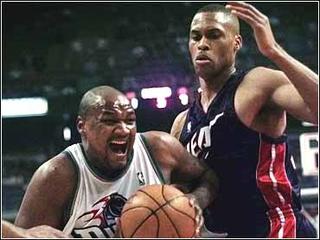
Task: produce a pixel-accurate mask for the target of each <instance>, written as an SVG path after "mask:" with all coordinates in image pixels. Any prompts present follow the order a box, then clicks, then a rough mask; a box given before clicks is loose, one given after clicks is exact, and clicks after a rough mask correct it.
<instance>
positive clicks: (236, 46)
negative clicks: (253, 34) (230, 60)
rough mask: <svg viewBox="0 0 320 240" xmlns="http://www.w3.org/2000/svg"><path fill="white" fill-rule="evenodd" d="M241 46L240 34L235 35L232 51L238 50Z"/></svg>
mask: <svg viewBox="0 0 320 240" xmlns="http://www.w3.org/2000/svg"><path fill="white" fill-rule="evenodd" d="M241 47H242V37H241V35H240V34H237V35H235V38H234V51H235V52H238V51H239V50H240V49H241Z"/></svg>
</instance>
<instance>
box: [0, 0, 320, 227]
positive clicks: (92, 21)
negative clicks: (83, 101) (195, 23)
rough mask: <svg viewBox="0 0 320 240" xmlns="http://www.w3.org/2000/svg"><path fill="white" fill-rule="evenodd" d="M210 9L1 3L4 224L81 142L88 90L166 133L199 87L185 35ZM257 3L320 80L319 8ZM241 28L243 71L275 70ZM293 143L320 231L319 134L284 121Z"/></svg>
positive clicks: (144, 124)
mask: <svg viewBox="0 0 320 240" xmlns="http://www.w3.org/2000/svg"><path fill="white" fill-rule="evenodd" d="M205 4H206V3H204V2H203V3H201V2H197V3H196V2H173V3H169V2H162V3H160V2H157V3H156V2H155V3H151V2H143V3H142V2H127V3H120V2H95V3H88V2H73V3H70V2H69V3H66V2H47V3H44V2H43V3H41V2H1V9H2V101H1V107H2V108H1V109H2V110H1V116H2V128H1V129H2V198H1V199H2V204H1V206H2V218H4V219H7V220H9V221H14V219H15V215H16V213H17V210H18V207H19V206H20V203H21V200H22V196H23V193H24V190H25V187H26V186H27V184H28V182H29V181H30V178H31V176H32V174H33V172H34V171H35V169H36V168H37V167H38V166H39V165H40V164H42V163H43V162H44V161H46V160H47V159H49V158H50V157H52V156H54V155H55V154H56V153H58V152H60V151H61V150H63V148H64V147H66V146H67V145H70V144H72V143H74V142H76V141H78V140H79V135H78V134H77V132H76V128H75V124H74V122H75V118H76V115H77V108H78V103H79V100H80V97H81V95H82V94H83V93H84V92H85V91H86V90H88V89H89V88H91V87H93V86H97V85H102V84H107V85H111V86H114V87H116V88H118V89H120V90H122V91H123V92H125V93H127V96H128V97H129V98H130V99H131V101H132V103H133V105H134V106H135V107H136V111H137V116H138V120H137V125H138V130H139V131H147V130H151V129H155V130H162V131H167V132H168V131H169V130H170V127H171V124H172V122H173V120H174V117H175V116H176V115H177V114H178V112H180V111H182V110H183V109H185V108H187V107H188V104H189V102H190V101H192V98H193V93H194V91H195V90H196V89H197V87H198V86H197V85H196V84H197V81H196V80H195V77H194V74H193V68H192V65H191V62H190V59H189V53H188V30H189V23H190V21H191V18H192V16H193V14H194V13H195V11H196V10H197V9H198V8H199V7H200V6H203V5H205ZM254 5H255V6H256V7H257V8H258V9H260V10H261V11H262V12H263V13H265V14H266V15H267V16H269V18H270V22H271V24H272V27H273V30H274V34H275V37H276V39H277V40H278V42H279V43H280V44H281V45H282V46H283V47H284V48H285V49H286V50H287V51H288V52H289V53H290V54H291V55H293V56H294V57H295V58H297V59H299V60H300V61H302V62H303V63H305V64H306V65H308V66H309V67H310V68H311V69H312V70H314V71H315V72H316V73H318V50H319V49H318V47H319V42H318V41H319V39H318V34H319V32H318V31H319V27H318V22H319V19H318V14H319V13H318V10H319V4H318V2H316V1H314V2H281V3H278V2H277V3H276V2H261V3H254ZM241 28H242V35H243V38H244V45H243V48H242V50H241V51H240V54H239V56H238V62H237V64H238V65H239V66H242V67H244V68H245V69H249V68H251V67H252V66H255V65H264V66H272V64H271V63H270V62H269V61H268V60H266V59H265V58H264V57H262V55H260V54H259V52H258V50H257V48H256V44H255V41H254V38H253V36H252V32H251V29H250V28H249V27H248V26H247V25H245V24H243V23H242V25H241ZM155 87H159V89H154V88H155ZM35 98H37V99H35ZM13 99H15V100H13ZM21 99H23V100H21ZM27 99H29V100H35V101H37V100H40V101H39V103H35V102H33V103H31V105H28V103H27V101H26V100H27ZM36 104H40V105H36ZM36 110H38V112H35V111H36ZM19 111H20V112H19ZM288 136H289V139H290V143H291V145H292V149H293V153H294V160H295V164H296V168H297V170H298V172H299V177H300V180H301V183H302V199H303V203H304V208H305V209H306V212H307V213H308V214H309V215H310V217H311V218H312V220H313V222H314V224H316V226H317V228H318V152H319V148H318V127H317V126H314V125H310V124H308V123H302V122H299V121H297V120H294V119H292V118H291V117H290V116H288Z"/></svg>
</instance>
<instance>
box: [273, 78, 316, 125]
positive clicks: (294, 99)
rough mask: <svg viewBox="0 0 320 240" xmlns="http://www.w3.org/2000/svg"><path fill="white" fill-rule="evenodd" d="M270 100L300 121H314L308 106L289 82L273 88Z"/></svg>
mask: <svg viewBox="0 0 320 240" xmlns="http://www.w3.org/2000/svg"><path fill="white" fill-rule="evenodd" d="M271 101H272V103H274V104H275V105H277V106H279V107H280V108H281V109H283V110H285V111H287V112H288V113H289V114H291V115H292V116H294V117H295V118H297V119H299V120H301V121H307V122H313V121H314V117H313V114H312V112H311V111H310V108H309V107H308V106H307V104H306V103H305V102H304V100H303V98H302V97H301V96H300V94H299V92H298V91H297V90H296V88H295V87H294V86H293V85H292V84H291V83H289V82H287V83H284V84H282V85H281V86H278V87H277V88H275V89H274V91H273V93H272V96H271Z"/></svg>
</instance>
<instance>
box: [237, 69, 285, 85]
mask: <svg viewBox="0 0 320 240" xmlns="http://www.w3.org/2000/svg"><path fill="white" fill-rule="evenodd" d="M288 82H289V81H288V78H287V77H286V75H285V74H284V73H283V72H282V71H279V70H275V69H271V68H267V67H261V66H259V67H255V68H253V69H251V70H250V71H248V72H247V73H246V75H245V76H244V79H243V81H242V83H241V84H240V87H241V86H250V87H257V88H273V87H277V86H278V85H282V84H283V83H288Z"/></svg>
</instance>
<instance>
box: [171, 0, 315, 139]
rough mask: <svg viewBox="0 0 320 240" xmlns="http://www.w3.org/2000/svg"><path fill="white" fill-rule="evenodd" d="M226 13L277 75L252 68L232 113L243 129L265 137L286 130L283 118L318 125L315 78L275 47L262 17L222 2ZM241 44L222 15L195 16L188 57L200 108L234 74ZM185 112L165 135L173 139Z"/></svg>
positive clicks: (251, 9) (242, 4) (244, 6)
mask: <svg viewBox="0 0 320 240" xmlns="http://www.w3.org/2000/svg"><path fill="white" fill-rule="evenodd" d="M226 8H228V9H230V10H231V11H232V13H233V14H234V15H235V16H237V17H238V18H239V19H241V20H243V21H244V22H245V23H247V24H248V25H249V26H250V27H251V28H252V30H253V33H254V36H255V40H256V43H257V46H258V48H259V50H260V52H261V54H262V55H264V56H265V57H267V58H268V59H269V60H270V61H272V62H273V63H274V64H275V65H276V66H277V67H278V68H279V70H273V69H270V68H266V67H255V68H253V69H252V70H250V71H249V72H248V73H247V74H246V75H245V76H244V79H243V81H242V82H241V84H240V86H239V88H238V89H237V91H236V95H235V99H234V106H235V111H236V113H237V115H238V117H239V119H240V120H241V121H242V123H243V124H244V125H246V126H247V127H248V128H250V129H252V130H255V131H257V132H260V133H263V134H265V135H267V136H270V137H274V138H276V137H279V136H281V135H282V134H283V132H284V130H285V128H286V112H288V113H289V114H291V115H292V116H294V117H296V118H297V119H299V120H301V121H307V122H311V123H314V124H317V123H318V101H317V99H318V82H319V76H318V75H317V74H316V73H314V72H313V71H312V70H310V69H309V68H308V67H306V66H305V65H303V64H302V63H300V62H299V61H297V60H296V59H294V58H293V57H292V56H290V55H289V54H288V53H287V52H286V51H285V50H284V49H283V48H281V46H280V45H279V44H278V43H277V42H276V40H275V38H274V36H273V32H272V29H271V26H270V23H269V19H268V17H267V16H265V15H264V14H262V13H261V12H259V11H258V10H257V9H256V8H255V7H253V6H252V5H250V4H248V3H245V2H228V4H227V6H226ZM241 46H242V38H241V36H240V34H239V32H238V31H237V27H236V24H235V22H234V21H233V20H232V18H230V17H227V16H226V15H225V14H224V13H222V12H200V13H197V14H196V15H195V16H194V18H193V21H192V23H191V26H190V37H189V52H190V55H191V59H192V62H193V65H194V69H195V72H196V74H197V75H198V77H199V83H200V87H201V89H202V93H201V105H202V108H203V110H204V112H207V110H208V107H209V105H210V104H211V102H212V101H213V100H214V99H215V97H216V95H217V93H218V92H219V91H220V89H221V88H222V87H223V86H224V84H225V83H226V81H227V80H228V79H229V77H230V76H231V74H232V73H234V72H235V59H236V54H237V52H238V51H239V49H240V48H241ZM185 118H186V112H182V113H180V114H179V115H178V116H177V117H176V119H175V121H174V123H173V125H172V129H171V134H172V135H173V136H175V137H177V138H179V136H180V133H181V130H182V127H183V124H184V122H185Z"/></svg>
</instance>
